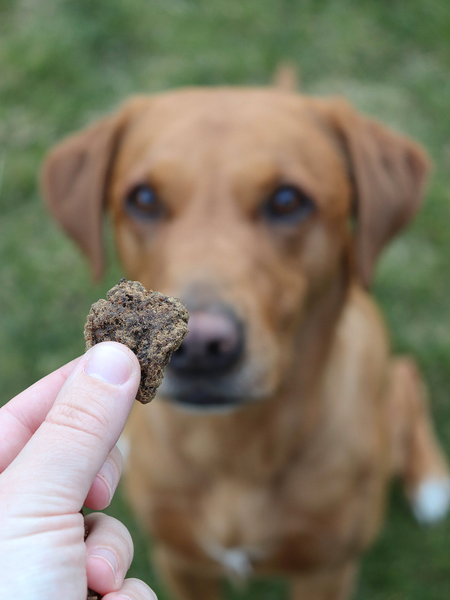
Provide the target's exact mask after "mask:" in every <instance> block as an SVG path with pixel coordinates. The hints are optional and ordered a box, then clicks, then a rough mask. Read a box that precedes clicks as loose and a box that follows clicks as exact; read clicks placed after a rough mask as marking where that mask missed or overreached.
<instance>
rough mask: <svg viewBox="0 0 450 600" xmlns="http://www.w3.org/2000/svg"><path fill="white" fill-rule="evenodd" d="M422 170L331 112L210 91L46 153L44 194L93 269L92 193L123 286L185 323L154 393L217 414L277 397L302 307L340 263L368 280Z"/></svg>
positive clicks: (327, 107)
mask: <svg viewBox="0 0 450 600" xmlns="http://www.w3.org/2000/svg"><path fill="white" fill-rule="evenodd" d="M425 172H426V161H425V159H424V157H423V155H422V154H421V152H420V150H419V149H418V148H417V147H416V146H414V145H413V144H412V143H411V142H409V141H408V140H405V139H404V138H401V137H399V136H396V135H394V134H391V133H390V132H388V131H387V130H385V129H384V128H381V127H380V126H378V125H376V124H374V123H372V122H370V121H368V120H366V119H363V118H361V117H359V116H358V115H357V114H356V113H354V111H353V110H352V109H351V108H350V107H349V106H348V105H346V104H344V103H343V102H342V101H336V100H335V101H320V100H312V99H307V98H302V97H300V96H297V95H293V94H287V93H281V92H278V91H275V90H229V89H223V90H220V89H219V90H188V91H184V92H175V93H171V94H165V95H161V96H157V97H153V98H138V99H135V100H134V101H131V102H130V103H129V104H128V105H125V107H124V108H123V109H122V111H120V112H119V113H118V114H116V115H114V116H113V117H111V118H109V119H106V120H104V121H102V122H101V123H99V124H98V125H96V126H94V127H93V128H91V129H89V130H87V131H85V132H82V133H81V134H79V135H78V136H76V137H73V138H71V139H69V141H68V142H66V143H65V144H63V145H62V146H60V147H59V148H57V149H56V150H55V151H54V153H53V155H52V156H51V157H50V159H49V161H48V163H47V170H46V174H45V180H44V184H45V187H46V194H47V196H48V198H49V200H50V205H51V207H52V208H53V210H54V211H55V213H56V214H57V216H58V218H59V219H60V220H61V221H62V223H63V225H64V226H65V227H66V229H67V230H68V231H69V233H71V235H72V236H73V237H74V238H75V239H76V240H77V241H78V242H79V243H80V245H81V246H82V247H83V248H84V250H85V251H86V252H87V253H88V254H89V256H90V257H91V259H92V260H93V263H94V265H95V266H96V267H97V270H98V269H99V268H100V266H101V240H100V236H99V223H100V218H101V217H100V213H101V204H102V197H103V194H105V195H106V203H107V205H108V207H109V210H110V212H111V215H112V220H113V224H114V231H115V237H116V242H117V247H118V251H119V255H120V258H121V261H122V263H123V265H124V268H125V271H126V274H127V276H128V277H129V278H132V279H136V280H139V281H141V282H142V283H143V284H144V285H145V286H146V287H147V288H149V289H157V290H159V291H161V292H163V293H166V294H170V295H174V296H177V297H179V298H180V299H181V300H182V301H183V302H184V303H185V304H186V306H187V308H188V310H189V311H190V314H191V318H190V324H189V329H190V333H189V335H188V336H187V338H186V340H185V342H184V343H183V345H182V347H181V348H180V350H179V351H178V352H177V353H176V354H175V355H174V357H173V359H172V362H171V364H170V365H169V368H168V370H167V373H166V377H165V379H164V382H163V385H162V387H161V395H163V396H166V397H168V398H170V399H172V400H176V401H177V402H178V403H182V404H185V405H189V406H195V407H201V408H203V409H205V408H214V409H217V408H218V407H230V406H236V405H240V404H241V403H243V402H246V401H255V400H258V399H264V398H267V397H268V396H272V395H274V394H275V393H276V392H277V390H278V389H279V388H280V386H281V385H282V382H283V379H284V376H285V373H286V370H287V369H289V367H290V366H291V363H292V360H293V346H294V342H295V338H296V335H297V334H298V332H299V330H301V328H302V326H303V324H304V323H305V320H307V319H308V315H309V312H310V309H311V307H312V306H313V305H314V303H315V302H317V301H318V300H319V299H320V297H321V296H323V295H324V294H327V293H328V290H329V289H330V286H331V284H332V282H333V281H334V279H335V278H336V276H338V275H339V274H342V272H343V270H345V271H346V276H347V277H348V279H349V278H350V277H351V276H352V274H351V273H350V263H351V254H352V253H354V254H355V264H356V274H357V275H359V277H360V279H361V280H362V282H363V283H364V284H367V283H368V281H369V279H370V274H371V270H372V267H373V263H374V261H375V258H376V256H377V255H378V253H379V251H380V250H381V248H382V246H383V245H384V244H385V243H386V241H387V240H388V239H389V238H390V237H391V236H392V235H393V233H394V232H395V231H396V230H397V229H398V228H399V227H400V226H402V225H403V224H404V223H405V222H406V221H407V220H408V219H409V217H410V216H411V215H412V214H413V212H414V211H415V209H416V207H417V205H418V203H419V200H420V198H421V188H422V184H423V179H424V176H425ZM64 203H65V206H64ZM355 209H356V210H355ZM355 212H356V216H357V223H356V229H355V231H353V230H351V226H350V220H351V218H352V217H353V216H354V214H355ZM83 217H84V218H83ZM86 219H87V220H86Z"/></svg>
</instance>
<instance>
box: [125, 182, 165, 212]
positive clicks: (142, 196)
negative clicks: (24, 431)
mask: <svg viewBox="0 0 450 600" xmlns="http://www.w3.org/2000/svg"><path fill="white" fill-rule="evenodd" d="M126 208H127V210H128V212H130V213H131V214H133V215H134V216H137V217H140V218H144V219H157V218H159V217H160V216H161V215H162V213H163V212H164V206H163V203H162V202H161V200H160V199H159V198H158V196H157V195H156V192H155V191H154V190H153V189H152V188H151V187H150V186H148V185H138V186H136V187H135V188H134V189H132V190H131V192H130V193H129V194H128V196H127V199H126Z"/></svg>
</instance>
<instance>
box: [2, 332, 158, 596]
mask: <svg viewBox="0 0 450 600" xmlns="http://www.w3.org/2000/svg"><path fill="white" fill-rule="evenodd" d="M139 379H140V369H139V363H138V361H137V359H136V357H135V356H134V354H133V353H132V352H131V351H130V350H128V349H127V348H126V347H125V346H122V345H121V344H117V343H115V342H105V343H103V344H99V345H98V346H95V347H94V348H92V349H91V350H90V351H89V352H87V353H86V354H85V355H84V356H83V357H81V358H78V359H76V360H74V361H72V362H71V363H69V364H67V365H65V366H64V367H62V368H60V369H59V370H57V371H55V372H54V373H52V374H50V375H48V376H47V377H45V378H44V379H42V380H41V381H39V382H37V383H36V384H34V385H33V386H31V387H30V388H28V389H27V390H25V391H24V392H22V393H21V394H19V395H18V396H16V397H15V398H14V399H13V400H11V401H10V402H9V403H7V404H6V405H5V406H4V407H3V408H2V409H0V556H1V557H2V559H1V561H0V597H1V598H14V599H15V600H48V599H49V598H55V600H59V599H61V600H86V589H87V586H89V587H90V588H92V589H94V590H95V591H97V592H99V593H100V594H102V595H103V597H104V600H119V599H121V600H127V599H128V600H155V594H154V593H153V591H152V590H151V589H150V588H149V587H148V586H147V585H146V584H144V583H143V582H142V581H139V580H136V579H125V576H126V572H127V571H128V568H129V566H130V564H131V560H132V557H133V543H132V540H131V536H130V534H129V533H128V531H127V529H126V528H125V526H124V525H123V524H122V523H120V522H119V521H117V520H116V519H113V518H111V517H109V516H106V515H104V514H101V513H93V514H90V515H89V516H88V517H87V518H86V524H87V527H88V529H89V535H88V538H87V540H86V542H84V524H83V517H82V516H81V514H80V513H79V511H80V509H81V507H82V506H83V504H84V505H85V506H87V507H88V508H90V509H93V510H102V509H104V508H106V507H107V506H108V505H109V503H110V501H111V499H112V496H113V494H114V492H115V490H116V487H117V484H118V482H119V478H120V475H121V469H122V457H121V455H120V452H119V450H118V449H117V447H116V446H115V444H116V442H117V440H118V438H119V435H120V433H121V432H122V429H123V427H124V425H125V422H126V420H127V417H128V415H129V412H130V410H131V406H132V404H133V400H134V398H135V395H136V391H137V388H138V385H139Z"/></svg>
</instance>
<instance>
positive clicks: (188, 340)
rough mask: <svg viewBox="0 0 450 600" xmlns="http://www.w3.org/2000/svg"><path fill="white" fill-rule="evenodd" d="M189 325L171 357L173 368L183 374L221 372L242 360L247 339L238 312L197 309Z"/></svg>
mask: <svg viewBox="0 0 450 600" xmlns="http://www.w3.org/2000/svg"><path fill="white" fill-rule="evenodd" d="M188 328H189V333H188V334H187V336H186V337H185V339H184V340H183V343H182V344H181V346H180V347H179V349H178V350H177V351H176V352H175V353H174V354H173V356H172V359H171V361H170V368H171V369H172V370H174V371H176V372H178V373H179V374H180V375H189V374H192V375H210V374H220V373H224V372H226V371H228V370H229V369H231V368H232V367H233V366H234V365H235V364H236V363H237V362H239V360H240V358H241V355H242V354H243V350H244V340H243V332H242V327H241V326H240V324H239V322H238V320H237V319H236V318H235V317H234V315H232V314H228V313H221V312H219V313H214V312H207V311H204V310H199V311H194V312H191V313H190V316H189V324H188Z"/></svg>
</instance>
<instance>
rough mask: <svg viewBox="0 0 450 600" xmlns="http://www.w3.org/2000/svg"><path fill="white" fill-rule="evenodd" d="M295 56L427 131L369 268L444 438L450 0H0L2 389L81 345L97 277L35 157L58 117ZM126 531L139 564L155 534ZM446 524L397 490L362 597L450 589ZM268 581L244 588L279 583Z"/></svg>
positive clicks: (339, 89) (410, 127)
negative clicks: (51, 202) (414, 185)
mask: <svg viewBox="0 0 450 600" xmlns="http://www.w3.org/2000/svg"><path fill="white" fill-rule="evenodd" d="M285 59H288V60H291V61H293V62H295V63H296V64H297V65H298V67H299V70H300V73H301V79H302V88H303V90H304V91H307V92H310V93H318V94H330V93H340V94H343V95H345V96H346V97H347V98H348V99H349V100H351V101H352V102H353V103H355V104H356V105H357V106H358V107H360V108H361V109H362V110H364V111H366V112H368V113H370V114H372V115H374V116H377V117H379V118H380V119H382V120H383V121H385V122H386V123H388V124H389V125H391V126H393V127H395V128H397V129H399V130H401V131H404V132H405V133H408V134H410V135H412V136H414V137H415V138H417V139H418V140H420V141H421V142H422V143H423V144H424V145H425V146H426V147H427V149H428V151H429V153H430V155H431V156H432V158H433V161H434V163H435V172H434V176H433V180H432V183H431V185H430V188H429V193H428V201H427V204H426V205H425V207H424V210H423V211H422V212H421V214H420V216H419V217H418V218H417V220H416V221H415V223H414V224H413V226H412V227H411V228H410V229H409V230H408V232H407V233H405V234H404V235H403V236H402V237H401V238H399V239H397V240H396V241H395V243H394V244H393V245H392V246H391V247H390V249H389V250H388V251H387V252H386V253H385V254H384V256H383V258H382V260H381V263H380V266H379V270H378V276H377V281H376V285H375V293H376V296H377V297H378V299H379V302H380V303H381V305H382V307H383V310H384V313H385V315H386V318H387V321H388V323H389V326H390V329H391V331H392V338H393V346H394V348H395V349H396V350H401V351H407V352H411V353H413V354H414V355H415V356H416V357H417V359H418V361H419V363H420V365H421V367H422V369H423V371H424V373H425V375H426V378H427V380H428V382H429V385H430V389H431V396H432V404H433V411H434V414H435V418H436V423H437V428H438V430H439V434H440V437H441V439H442V441H443V443H444V445H445V447H446V448H447V451H448V453H449V454H450V402H449V400H448V396H449V394H450V258H449V257H450V226H449V223H450V5H449V4H448V0H389V1H388V0H365V1H364V2H361V1H358V0H303V1H301V0H277V1H276V0H147V1H142V0H139V1H138V0H108V1H106V0H97V1H96V2H92V0H20V1H19V0H0V282H1V284H0V348H1V355H0V356H1V358H0V394H1V396H0V403H1V402H5V401H6V400H7V399H9V398H10V397H11V396H12V395H14V394H15V393H17V392H18V391H20V390H21V389H23V388H24V387H25V386H27V385H29V384H31V383H32V382H34V381H35V380H36V379H38V378H40V377H42V376H43V375H45V374H46V373H48V372H49V371H50V370H52V369H54V368H56V367H58V366H59V365H61V364H62V363H63V362H65V361H67V360H69V359H70V358H72V357H74V356H75V355H77V354H79V353H81V352H82V351H83V336H82V330H83V323H84V318H85V315H86V313H87V312H88V309H89V306H90V304H91V302H93V301H94V300H96V299H97V298H98V297H100V296H101V295H103V294H104V293H105V291H106V290H107V289H108V288H109V287H111V285H112V284H113V283H114V282H116V280H117V278H118V276H119V274H121V270H120V267H119V266H118V264H117V262H116V261H115V259H114V251H113V249H112V245H111V244H109V255H110V262H109V264H110V266H109V269H108V272H107V274H106V277H105V279H104V280H103V281H102V282H101V284H99V285H97V286H94V285H93V284H92V282H91V280H90V275H89V271H88V269H87V265H86V264H85V262H84V260H83V259H82V257H81V256H80V254H79V252H78V251H77V249H76V248H75V247H74V246H73V245H72V244H71V242H70V241H68V240H67V239H66V238H65V237H64V235H63V234H62V233H61V232H60V231H59V230H58V229H57V227H56V226H55V224H54V223H53V222H52V221H51V220H50V219H49V217H48V216H47V214H46V212H45V210H44V208H43V207H42V204H41V201H40V199H39V192H38V188H37V183H36V181H37V174H38V171H39V166H40V164H41V161H42V158H43V156H44V153H45V151H46V150H47V149H48V148H49V147H50V146H51V145H52V144H53V143H54V142H56V141H57V140H58V139H59V138H60V137H62V136H63V135H64V134H66V133H69V132H71V131H73V130H75V129H77V128H78V127H80V126H82V125H84V124H86V123H88V122H90V121H92V120H93V119H95V118H96V117H97V116H99V115H101V114H103V113H104V112H106V111H108V110H111V109H112V108H114V107H115V106H116V105H117V104H119V103H120V102H121V101H122V100H123V99H124V98H125V97H126V96H128V95H129V94H132V93H135V92H154V91H159V90H164V89H167V88H173V87H178V86H183V85H192V84H194V85H195V84H201V85H215V84H233V85H234V84H237V85H241V84H252V85H253V84H265V83H267V82H268V81H269V80H270V78H271V75H272V73H273V71H274V69H275V66H276V65H277V63H278V62H279V61H280V60H285ZM110 512H111V513H112V514H115V515H118V516H120V517H121V518H122V519H123V520H124V521H125V522H126V524H127V525H128V526H129V527H130V529H131V530H132V532H133V534H134V537H135V541H136V548H137V553H136V554H137V556H136V559H135V562H134V565H133V567H132V574H133V576H139V577H141V578H143V579H144V580H146V581H148V582H149V583H150V584H152V585H154V586H155V589H156V590H157V591H158V592H160V593H161V597H162V598H164V597H166V596H165V595H164V592H163V591H161V588H160V586H159V584H158V583H157V582H156V580H155V576H154V574H153V573H152V572H151V571H150V570H149V566H148V562H147V557H146V554H147V551H146V546H147V542H146V540H145V539H144V538H143V537H142V533H141V532H140V530H139V528H138V527H137V526H136V524H135V523H134V521H133V519H132V517H131V516H130V514H129V511H128V510H127V508H126V506H125V505H124V503H123V502H122V501H121V500H120V497H119V498H118V499H117V501H115V503H114V504H113V506H112V507H111V509H110ZM449 550H450V523H449V522H447V523H446V524H444V525H443V526H441V527H438V528H436V529H432V530H431V529H430V530H425V531H424V530H421V529H419V528H418V527H417V526H416V525H415V524H414V522H413V520H412V518H411V516H410V514H409V512H408V509H407V507H406V505H405V502H404V500H403V498H402V495H401V493H400V492H399V491H398V490H395V491H394V493H393V500H392V502H391V505H390V509H389V515H388V519H387V523H386V526H385V528H384V530H383V532H382V534H381V536H380V539H379V541H378V542H377V544H376V545H375V546H374V548H373V549H372V551H371V552H370V553H369V554H368V555H367V557H366V558H365V560H364V561H363V566H362V572H361V578H360V585H359V590H358V593H357V596H356V597H357V600H444V599H445V600H447V599H448V598H449V597H450V551H449ZM284 590H285V587H284V586H283V585H282V584H280V583H278V582H259V583H257V584H255V585H252V586H251V588H250V589H249V590H248V591H247V592H229V593H230V594H232V595H234V596H233V597H235V598H236V599H237V598H240V599H244V598H257V597H258V598H264V599H267V600H269V599H275V598H284V597H285V591H284Z"/></svg>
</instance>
